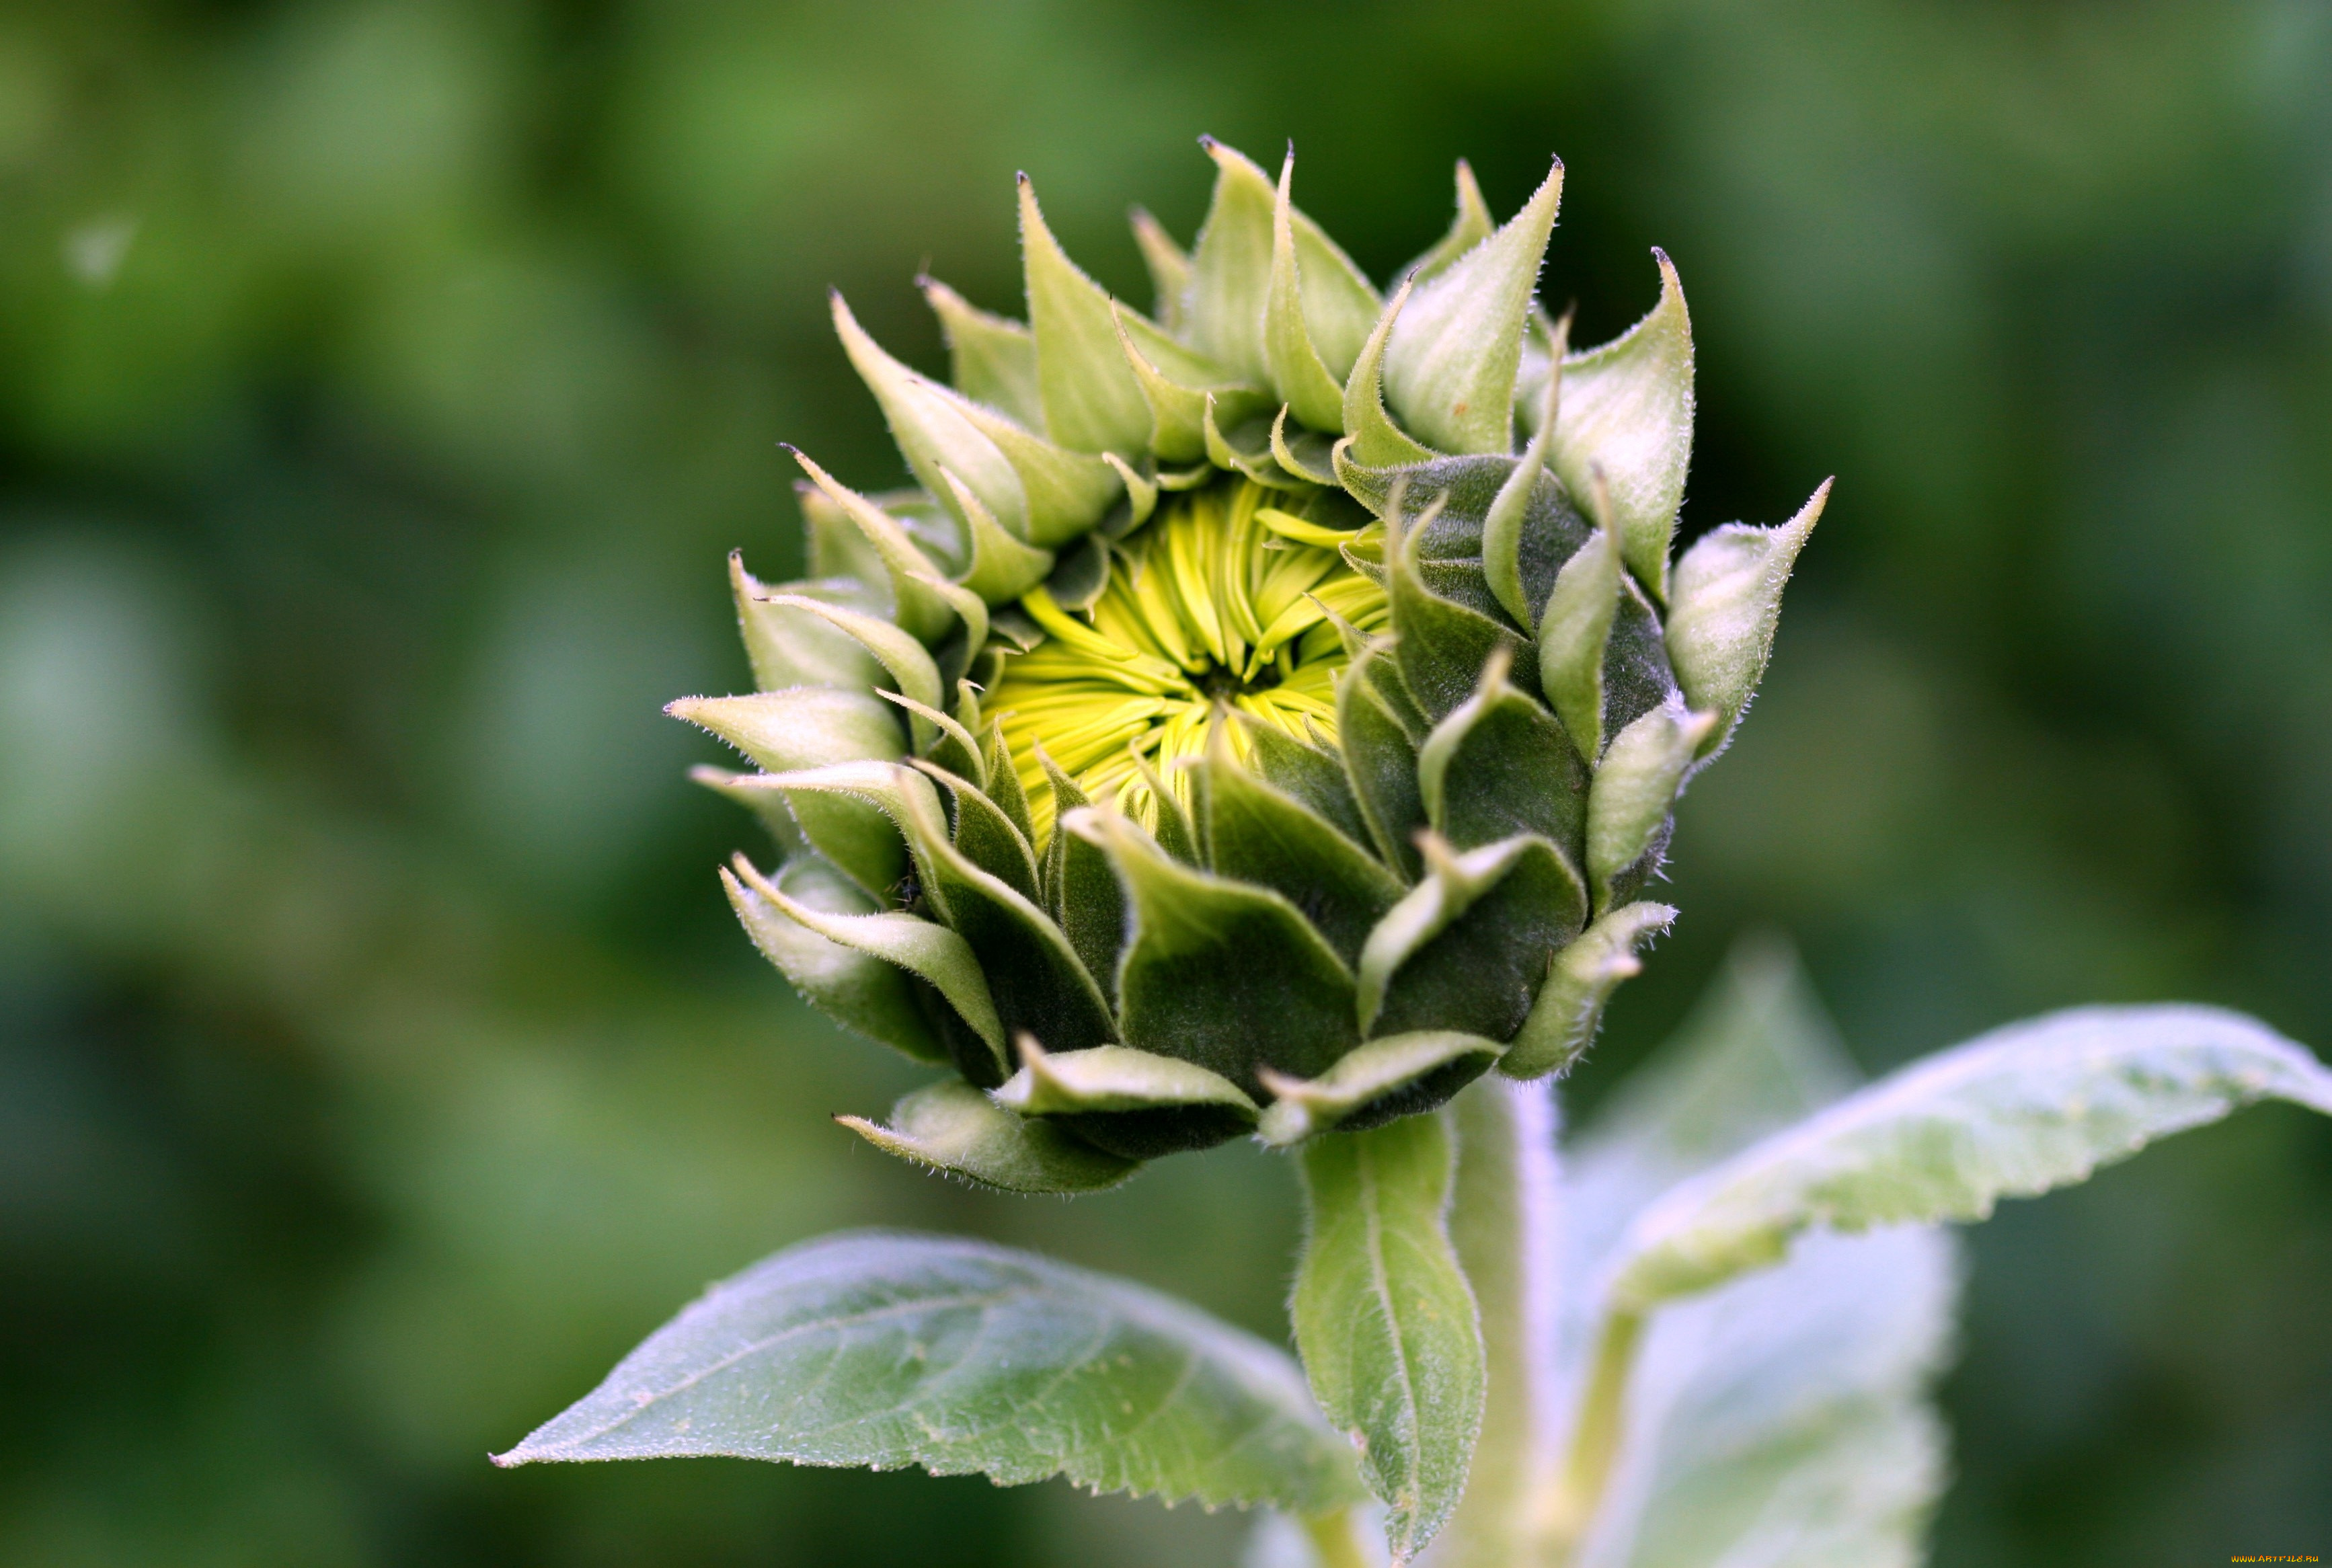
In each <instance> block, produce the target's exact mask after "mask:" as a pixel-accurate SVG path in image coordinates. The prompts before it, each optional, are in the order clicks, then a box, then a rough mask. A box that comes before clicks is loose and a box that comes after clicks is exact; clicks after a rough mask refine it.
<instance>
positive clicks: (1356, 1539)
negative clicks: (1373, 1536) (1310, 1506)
mask: <svg viewBox="0 0 2332 1568" xmlns="http://www.w3.org/2000/svg"><path fill="white" fill-rule="evenodd" d="M1304 1533H1305V1535H1309V1536H1311V1537H1312V1550H1313V1551H1314V1552H1315V1553H1316V1554H1319V1558H1320V1568H1368V1561H1369V1559H1368V1555H1367V1554H1365V1553H1363V1552H1362V1550H1361V1538H1360V1536H1359V1535H1358V1534H1357V1533H1356V1532H1355V1531H1354V1530H1353V1528H1352V1513H1351V1511H1350V1510H1349V1509H1339V1510H1338V1511H1337V1512H1335V1513H1333V1514H1314V1515H1311V1516H1310V1517H1308V1518H1306V1519H1305V1521H1304Z"/></svg>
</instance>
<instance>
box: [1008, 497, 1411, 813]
mask: <svg viewBox="0 0 2332 1568" xmlns="http://www.w3.org/2000/svg"><path fill="white" fill-rule="evenodd" d="M1286 499H1287V498H1285V496H1281V495H1278V494H1277V493H1276V492H1272V491H1269V490H1266V489H1265V488H1264V487H1262V486H1261V485H1258V484H1256V483H1253V482H1251V481H1247V480H1244V479H1241V480H1237V481H1228V480H1227V481H1223V482H1219V483H1214V484H1211V485H1209V486H1208V487H1206V488H1205V489H1202V490H1197V491H1191V492H1185V493H1182V494H1180V495H1171V496H1169V497H1168V498H1167V499H1166V500H1165V501H1164V502H1162V503H1161V506H1160V508H1159V511H1158V512H1157V513H1156V514H1155V515H1153V516H1152V518H1151V520H1150V521H1148V522H1146V523H1145V524H1143V525H1142V527H1141V528H1139V529H1137V530H1136V531H1134V532H1133V533H1132V534H1130V535H1128V536H1127V537H1126V538H1125V539H1124V540H1121V541H1119V542H1117V543H1116V544H1115V545H1113V546H1112V554H1111V561H1110V572H1109V579H1108V584H1107V586H1106V587H1105V588H1104V589H1103V590H1102V593H1101V595H1100V597H1099V598H1097V599H1095V600H1094V603H1093V605H1092V607H1090V608H1089V609H1087V610H1085V611H1084V612H1082V613H1078V612H1072V611H1070V610H1067V609H1065V608H1064V607H1062V606H1061V605H1060V604H1059V603H1058V602H1057V601H1056V600H1055V599H1054V598H1053V596H1052V595H1051V594H1050V593H1048V592H1047V590H1045V589H1044V588H1037V590H1036V591H1035V592H1033V593H1030V594H1029V595H1027V597H1026V598H1023V599H1021V601H1020V606H1021V608H1023V609H1024V610H1026V611H1027V614H1028V616H1029V617H1030V618H1031V619H1033V620H1034V621H1035V622H1036V623H1037V626H1041V627H1042V628H1043V629H1044V632H1045V637H1044V640H1043V641H1042V642H1040V643H1038V644H1037V645H1036V646H1035V647H1033V648H1030V649H1029V650H1028V651H1027V653H1019V654H1012V655H1008V657H1007V659H1006V661H1005V664H1004V670H1003V674H1002V675H1001V676H1000V677H999V680H998V681H997V683H996V686H995V689H994V690H993V691H991V692H990V693H989V694H988V698H987V703H986V706H987V708H988V710H989V712H991V713H994V714H996V715H998V716H999V718H1001V720H1002V722H1003V725H1004V738H1005V743H1006V744H1007V745H1008V747H1009V748H1010V749H1011V752H1012V760H1013V764H1014V767H1015V769H1016V770H1017V771H1018V773H1019V775H1020V783H1021V788H1022V789H1025V790H1026V791H1027V796H1028V805H1029V809H1030V812H1031V814H1032V816H1033V817H1034V818H1035V822H1036V827H1037V837H1038V839H1039V841H1040V842H1041V841H1042V840H1044V839H1045V838H1047V837H1049V836H1050V834H1051V832H1052V821H1053V813H1054V801H1053V789H1052V786H1051V783H1050V781H1049V780H1048V779H1047V777H1046V774H1045V770H1044V767H1043V764H1042V763H1041V762H1040V761H1039V760H1038V758H1037V748H1038V746H1040V745H1041V746H1042V747H1043V749H1044V752H1045V755H1046V756H1047V757H1049V758H1050V759H1051V760H1052V761H1053V763H1054V765H1055V766H1056V767H1058V768H1059V769H1060V770H1062V771H1063V772H1064V773H1066V775H1068V777H1069V778H1070V779H1073V780H1074V781H1075V783H1076V785H1077V787H1078V788H1079V789H1082V790H1084V791H1085V796H1086V798H1088V799H1090V800H1092V801H1094V803H1096V804H1102V803H1108V804H1112V805H1114V806H1115V807H1117V808H1119V809H1120V810H1123V811H1124V812H1126V813H1127V814H1128V815H1130V816H1133V817H1136V818H1137V819H1139V820H1140V821H1142V823H1143V824H1144V825H1145V826H1149V827H1155V826H1156V822H1157V809H1158V808H1157V798H1156V796H1155V795H1154V794H1153V793H1152V790H1153V781H1154V780H1162V781H1164V782H1165V784H1166V786H1167V788H1168V789H1171V790H1172V791H1173V792H1174V793H1175V794H1176V795H1177V796H1178V797H1180V798H1182V799H1184V800H1185V801H1187V800H1188V798H1189V795H1188V792H1189V788H1190V786H1189V781H1188V770H1187V769H1185V768H1183V767H1182V766H1180V764H1181V763H1182V762H1183V761H1184V760H1186V759H1189V758H1193V757H1197V756H1199V754H1200V753H1202V752H1203V751H1205V749H1206V747H1207V745H1208V743H1209V733H1210V731H1212V730H1213V728H1214V727H1215V725H1216V724H1217V723H1218V722H1224V736H1225V739H1226V740H1227V741H1229V743H1230V745H1231V747H1232V748H1233V750H1234V751H1235V752H1237V753H1238V754H1239V755H1241V756H1244V755H1245V754H1246V753H1247V750H1248V741H1247V738H1246V735H1245V733H1244V730H1243V726H1241V725H1240V724H1238V723H1236V722H1225V719H1226V716H1227V715H1228V713H1229V712H1230V711H1232V710H1237V711H1238V712H1243V713H1246V714H1248V715H1250V716H1251V717H1253V718H1254V719H1256V720H1257V721H1260V722H1263V723H1266V724H1269V725H1272V726H1274V727H1276V729H1278V730H1281V731H1285V733H1287V734H1288V735H1290V736H1292V737H1293V738H1295V740H1298V741H1305V742H1307V743H1310V744H1313V745H1320V744H1329V745H1333V743H1334V741H1335V738H1336V693H1335V682H1336V675H1337V674H1338V672H1339V671H1341V670H1343V667H1344V666H1345V664H1347V663H1348V662H1349V655H1348V654H1347V653H1346V652H1345V647H1344V638H1343V633H1342V632H1340V631H1339V630H1338V628H1337V626H1336V625H1335V623H1334V620H1333V619H1332V618H1331V613H1330V612H1332V611H1333V614H1334V616H1335V617H1341V618H1343V620H1344V621H1346V622H1347V623H1349V624H1350V625H1351V626H1353V627H1355V628H1357V629H1359V630H1361V631H1363V632H1369V631H1374V630H1376V629H1377V628H1379V627H1381V626H1383V625H1384V624H1385V623H1386V621H1387V619H1388V618H1389V611H1388V608H1387V606H1386V603H1385V596H1384V590H1383V589H1381V588H1379V587H1378V586H1377V585H1376V584H1375V583H1374V582H1372V581H1371V580H1370V579H1369V578H1367V577H1364V576H1363V575H1362V574H1361V573H1360V572H1358V571H1355V570H1354V569H1352V566H1351V565H1350V564H1349V563H1348V562H1347V561H1346V559H1345V558H1344V556H1343V551H1342V547H1343V546H1344V545H1346V544H1351V545H1352V546H1353V547H1354V548H1355V550H1357V551H1361V552H1367V551H1369V550H1370V548H1371V546H1372V545H1373V544H1374V543H1375V542H1376V540H1377V536H1378V532H1379V531H1378V530H1377V529H1375V528H1373V527H1371V528H1367V529H1362V530H1357V531H1349V530H1339V529H1333V528H1328V527H1324V526H1322V525H1321V524H1319V523H1316V522H1313V521H1307V520H1305V518H1302V517H1299V516H1297V515H1295V513H1294V512H1288V511H1286V510H1284V508H1283V507H1282V506H1281V505H1280V504H1277V503H1278V502H1285V500H1286ZM1364 559H1365V555H1364Z"/></svg>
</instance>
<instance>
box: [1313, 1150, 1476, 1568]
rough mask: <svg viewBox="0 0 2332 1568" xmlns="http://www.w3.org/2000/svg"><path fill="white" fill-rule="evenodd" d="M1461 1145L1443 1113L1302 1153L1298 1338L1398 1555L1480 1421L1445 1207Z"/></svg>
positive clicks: (1470, 1339)
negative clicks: (1456, 1146)
mask: <svg viewBox="0 0 2332 1568" xmlns="http://www.w3.org/2000/svg"><path fill="white" fill-rule="evenodd" d="M1454 1152H1455V1151H1454V1150H1453V1148H1452V1146H1451V1139H1450V1136H1449V1127H1448V1117H1447V1114H1446V1113H1445V1114H1435V1115H1429V1116H1410V1117H1406V1118H1404V1119H1402V1120H1400V1121H1398V1122H1393V1123H1389V1124H1387V1125H1385V1126H1382V1127H1379V1128H1376V1129H1374V1130H1373V1131H1371V1132H1366V1133H1330V1134H1328V1135H1327V1136H1326V1137H1324V1138H1317V1139H1314V1141H1313V1142H1312V1143H1309V1144H1307V1145H1305V1152H1304V1188H1305V1200H1306V1206H1307V1210H1308V1212H1307V1221H1308V1223H1307V1229H1306V1234H1305V1242H1304V1257H1303V1261H1302V1263H1301V1264H1300V1265H1299V1266H1298V1267H1297V1270H1296V1276H1295V1298H1294V1300H1293V1302H1292V1303H1291V1304H1290V1316H1291V1317H1292V1318H1293V1319H1294V1322H1295V1343H1296V1345H1297V1347H1298V1348H1299V1349H1300V1350H1301V1351H1302V1352H1303V1355H1304V1367H1305V1374H1306V1376H1308V1377H1309V1378H1310V1380H1311V1382H1312V1391H1313V1392H1314V1394H1315V1395H1316V1396H1317V1397H1318V1399H1319V1401H1320V1406H1321V1408H1322V1409H1323V1410H1325V1411H1326V1412H1327V1414H1328V1419H1329V1420H1332V1421H1333V1422H1334V1423H1335V1424H1336V1425H1337V1426H1338V1427H1340V1428H1342V1429H1344V1430H1345V1431H1346V1432H1347V1433H1349V1434H1351V1436H1352V1439H1353V1442H1354V1446H1355V1447H1356V1448H1358V1449H1359V1451H1360V1458H1361V1471H1362V1477H1363V1478H1365V1479H1366V1480H1367V1481H1368V1483H1369V1487H1370V1489H1371V1490H1372V1491H1374V1492H1375V1493H1376V1494H1377V1496H1379V1497H1381V1498H1382V1499H1383V1500H1384V1503H1385V1506H1386V1514H1385V1543H1386V1544H1387V1546H1388V1547H1390V1548H1391V1554H1392V1560H1393V1562H1394V1563H1396V1564H1398V1563H1407V1562H1409V1561H1410V1560H1411V1559H1413V1558H1414V1557H1415V1556H1416V1554H1418V1553H1419V1552H1420V1551H1422V1550H1423V1549H1424V1548H1425V1545H1426V1544H1427V1543H1428V1542H1429V1541H1430V1540H1432V1539H1433V1537H1434V1535H1435V1534H1436V1533H1437V1532H1438V1531H1439V1529H1440V1528H1441V1526H1442V1525H1443V1523H1444V1522H1445V1521H1447V1520H1448V1517H1449V1514H1450V1511H1451V1510H1452V1509H1454V1508H1455V1507H1456V1506H1458V1497H1459V1496H1460V1495H1461V1494H1462V1493H1463V1492H1464V1490H1465V1487H1466V1475H1467V1466H1468V1464H1469V1462H1470V1460H1471V1458H1472V1457H1473V1451H1474V1443H1475V1439H1476V1438H1477V1435H1478V1434H1479V1432H1480V1430H1481V1425H1482V1407H1483V1401H1484V1396H1485V1388H1486V1372H1485V1368H1484V1364H1483V1349H1482V1331H1481V1324H1480V1321H1479V1318H1478V1315H1477V1311H1476V1308H1475V1304H1474V1295H1473V1291H1472V1289H1471V1288H1470V1287H1469V1286H1467V1283H1466V1276H1465V1274H1464V1273H1463V1272H1462V1271H1461V1270H1460V1268H1459V1267H1458V1257H1457V1254H1456V1253H1455V1251H1454V1250H1453V1249H1452V1248H1451V1247H1450V1243H1449V1233H1448V1227H1447V1224H1446V1222H1445V1220H1444V1219H1443V1215H1444V1212H1445V1210H1446V1209H1447V1207H1448V1200H1449V1189H1450V1180H1451V1177H1452V1175H1453V1167H1454V1165H1455V1160H1454V1159H1453V1155H1454Z"/></svg>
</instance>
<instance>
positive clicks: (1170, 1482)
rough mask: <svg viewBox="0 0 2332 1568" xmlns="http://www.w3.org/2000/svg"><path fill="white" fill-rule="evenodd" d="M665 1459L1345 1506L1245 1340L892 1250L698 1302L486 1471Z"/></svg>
mask: <svg viewBox="0 0 2332 1568" xmlns="http://www.w3.org/2000/svg"><path fill="white" fill-rule="evenodd" d="M683 1454H726V1455H734V1456H737V1457H740V1458H767V1459H788V1460H792V1461H795V1462H797V1463H800V1464H813V1465H863V1466H874V1467H877V1468H894V1467H897V1466H903V1465H920V1466H922V1468H924V1469H926V1470H929V1471H931V1472H932V1473H933V1474H934V1475H964V1474H970V1473H975V1472H976V1473H979V1474H981V1475H985V1476H987V1477H989V1478H990V1479H992V1480H995V1481H997V1482H999V1483H1000V1484H1002V1485H1007V1486H1018V1485H1025V1484H1026V1483H1028V1482H1031V1481H1041V1480H1044V1479H1045V1478H1047V1477H1051V1476H1056V1475H1060V1476H1066V1477H1068V1478H1069V1479H1070V1480H1071V1481H1073V1482H1075V1484H1076V1485H1078V1486H1081V1487H1091V1488H1093V1489H1094V1490H1096V1491H1105V1492H1132V1493H1135V1494H1137V1495H1149V1494H1157V1495H1159V1496H1163V1497H1165V1498H1166V1499H1167V1500H1169V1501H1174V1500H1179V1499H1181V1498H1185V1497H1190V1498H1196V1499H1197V1500H1198V1501H1199V1502H1200V1503H1202V1504H1205V1505H1207V1506H1219V1505H1221V1504H1225V1503H1238V1504H1252V1503H1268V1504H1271V1505H1273V1506H1278V1507H1284V1508H1288V1509H1292V1510H1295V1511H1296V1512H1299V1513H1307V1514H1314V1513H1324V1512H1328V1511H1330V1510H1333V1509H1335V1508H1338V1507H1341V1506H1344V1505H1346V1504H1347V1503H1349V1502H1351V1501H1352V1499H1353V1498H1354V1497H1355V1496H1357V1494H1358V1492H1359V1487H1358V1486H1357V1485H1356V1484H1355V1482H1354V1480H1353V1477H1352V1464H1351V1459H1350V1457H1349V1456H1348V1455H1347V1454H1345V1453H1344V1452H1343V1444H1342V1443H1341V1442H1340V1441H1339V1440H1338V1439H1337V1437H1336V1435H1335V1434H1334V1433H1333V1432H1332V1431H1330V1430H1328V1429H1326V1428H1325V1426H1324V1424H1323V1423H1322V1421H1321V1420H1320V1418H1319V1416H1318V1414H1317V1412H1316V1411H1314V1410H1313V1408H1312V1406H1311V1403H1310V1401H1307V1400H1306V1399H1305V1395H1304V1388H1303V1383H1302V1382H1301V1380H1300V1378H1299V1377H1298V1375H1297V1373H1296V1371H1295V1368H1294V1367H1292V1366H1290V1365H1289V1364H1288V1362H1287V1359H1286V1357H1285V1356H1284V1355H1282V1354H1281V1353H1279V1352H1278V1351H1276V1350H1275V1349H1273V1348H1272V1347H1271V1346H1269V1345H1267V1344H1265V1343H1263V1342H1261V1341H1260V1340H1257V1339H1255V1338H1253V1337H1252V1336H1250V1335H1248V1334H1243V1333H1241V1332H1239V1331H1238V1330H1237V1329H1235V1328H1232V1327H1230V1326H1229V1325H1228V1324H1223V1323H1220V1322H1218V1321H1217V1320H1215V1319H1213V1318H1210V1317H1209V1316H1207V1315H1205V1314H1203V1313H1200V1312H1199V1311H1197V1310H1195V1309H1193V1308H1191V1307H1189V1306H1186V1305H1182V1304H1181V1303H1180V1302H1177V1301H1174V1300H1171V1298H1169V1297H1167V1296H1161V1295H1158V1294H1157V1293H1155V1292H1153V1291H1150V1290H1146V1289H1143V1288H1142V1287H1141V1286H1136V1285H1133V1284H1130V1283H1128V1282H1126V1281H1123V1280H1119V1279H1112V1278H1109V1277H1107V1276H1103V1275H1097V1274H1091V1273H1088V1272H1086V1271H1085V1270H1084V1269H1079V1268H1071V1267H1068V1266H1066V1265H1065V1264H1059V1263H1054V1262H1051V1261H1050V1260H1048V1259H1046V1258H1042V1257H1035V1256H1033V1255H1031V1254H1028V1253H1024V1252H1016V1251H1012V1250H1009V1249H1008V1248H1000V1247H994V1246H990V1245H989V1244H988V1243H985V1242H980V1241H971V1240H963V1239H957V1238H946V1237H937V1236H913V1235H905V1234H900V1233H895V1232H879V1231H857V1232H846V1233H844V1234H841V1235H837V1236H828V1237H824V1238H820V1239H818V1240H816V1241H809V1242H805V1243H803V1244H802V1245H800V1246H798V1247H794V1248H788V1249H787V1250H786V1251H784V1252H780V1253H779V1254H778V1255H777V1256H776V1257H770V1258H769V1259H767V1260H765V1261H763V1262H761V1263H760V1264H758V1265H756V1266H755V1267H752V1268H750V1269H748V1270H747V1271H746V1272H744V1273H743V1274H741V1275H739V1276H736V1277H734V1278H733V1279H730V1280H728V1281H726V1282H724V1283H722V1284H721V1285H718V1286H714V1287H713V1288H712V1290H711V1291H710V1292H708V1293H707V1294H706V1295H705V1296H703V1297H702V1299H701V1300H699V1301H698V1302H697V1303H696V1304H695V1305H693V1306H691V1307H689V1308H688V1309H687V1310H686V1311H685V1312H683V1313H682V1314H681V1315H680V1316H679V1317H677V1318H676V1319H674V1321H673V1322H672V1323H670V1324H666V1325H665V1326H664V1328H662V1329H660V1330H658V1331H657V1332H656V1334H655V1335H654V1336H652V1337H651V1338H650V1339H649V1340H648V1341H647V1342H646V1343H645V1344H643V1345H641V1346H640V1348H639V1349H637V1350H636V1351H634V1352H633V1353H631V1354H630V1355H628V1356H626V1358H625V1359H624V1361H623V1362H622V1364H621V1365H619V1366H617V1367H616V1370H615V1371H614V1372H612V1373H610V1374H609V1375H608V1378H607V1382H604V1383H602V1384H600V1385H599V1387H598V1388H597V1390H595V1391H592V1392H591V1393H590V1394H589V1395H588V1396H587V1397H586V1398H585V1399H584V1400H583V1401H581V1402H580V1403H578V1404H577V1405H575V1406H574V1407H573V1408H572V1409H570V1410H568V1411H567V1412H566V1413H564V1414H563V1415H560V1416H559V1417H557V1418H556V1419H554V1420H551V1421H550V1422H549V1423H548V1424H547V1425H545V1426H544V1427H542V1428H541V1429H540V1430H538V1431H536V1432H534V1433H532V1434H531V1435H530V1436H529V1437H528V1438H527V1439H526V1440H525V1441H524V1442H522V1443H521V1444H520V1445H519V1446H518V1447H517V1448H514V1449H512V1450H511V1452H509V1453H507V1454H504V1455H502V1456H500V1458H499V1459H498V1460H497V1462H498V1463H501V1464H504V1465H518V1464H527V1463H530V1462H536V1461H540V1460H551V1459H614V1458H661V1457H666V1456H675V1455H683Z"/></svg>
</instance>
